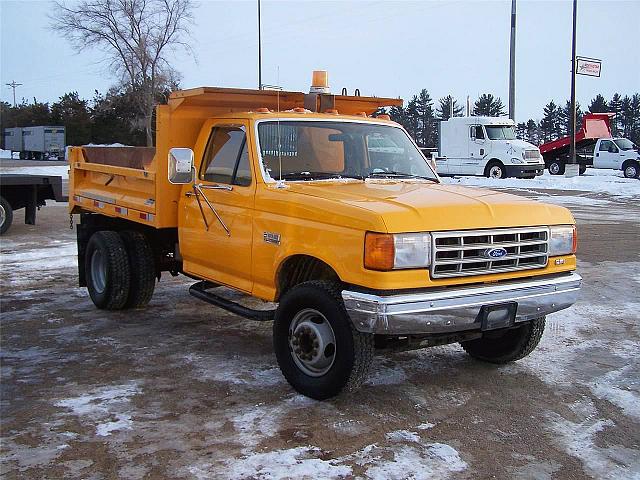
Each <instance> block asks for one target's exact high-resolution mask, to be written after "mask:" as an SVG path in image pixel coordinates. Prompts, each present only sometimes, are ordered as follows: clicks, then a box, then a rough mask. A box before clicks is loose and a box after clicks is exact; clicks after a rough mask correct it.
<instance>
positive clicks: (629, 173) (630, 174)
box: [624, 165, 638, 178]
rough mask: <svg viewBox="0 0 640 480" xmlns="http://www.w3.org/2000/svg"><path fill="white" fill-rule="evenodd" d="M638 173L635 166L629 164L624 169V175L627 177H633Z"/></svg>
mask: <svg viewBox="0 0 640 480" xmlns="http://www.w3.org/2000/svg"><path fill="white" fill-rule="evenodd" d="M637 175H638V170H637V169H636V167H635V166H633V165H629V166H628V167H627V168H625V169H624V176H625V177H627V178H635V177H636V176H637Z"/></svg>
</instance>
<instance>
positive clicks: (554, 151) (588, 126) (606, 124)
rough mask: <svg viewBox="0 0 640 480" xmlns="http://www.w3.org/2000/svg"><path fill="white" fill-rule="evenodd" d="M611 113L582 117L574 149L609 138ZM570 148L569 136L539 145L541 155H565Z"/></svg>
mask: <svg viewBox="0 0 640 480" xmlns="http://www.w3.org/2000/svg"><path fill="white" fill-rule="evenodd" d="M613 115H614V114H613V113H587V114H585V116H584V117H582V127H581V128H580V130H578V131H577V132H576V149H577V150H580V149H586V148H589V147H591V146H593V145H595V144H596V142H597V141H598V139H599V138H611V127H610V119H611V117H612V116H613ZM570 147H571V135H568V136H566V137H562V138H558V139H557V140H553V141H551V142H547V143H543V144H542V145H540V153H541V154H542V155H556V156H558V155H566V154H568V153H569V148H570Z"/></svg>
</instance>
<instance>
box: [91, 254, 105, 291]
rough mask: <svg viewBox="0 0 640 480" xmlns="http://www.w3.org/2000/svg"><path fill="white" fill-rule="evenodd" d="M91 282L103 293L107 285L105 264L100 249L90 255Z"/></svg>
mask: <svg viewBox="0 0 640 480" xmlns="http://www.w3.org/2000/svg"><path fill="white" fill-rule="evenodd" d="M91 283H92V284H93V289H94V290H95V291H96V292H98V293H103V292H104V290H105V287H106V286H107V264H106V262H105V258H104V255H103V254H102V252H101V251H100V250H95V251H94V252H93V254H92V255H91Z"/></svg>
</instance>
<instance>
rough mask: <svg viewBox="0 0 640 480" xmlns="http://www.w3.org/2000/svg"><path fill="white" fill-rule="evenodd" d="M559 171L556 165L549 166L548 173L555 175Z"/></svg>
mask: <svg viewBox="0 0 640 480" xmlns="http://www.w3.org/2000/svg"><path fill="white" fill-rule="evenodd" d="M559 171H560V166H559V165H558V164H557V163H552V164H551V165H549V173H552V174H554V175H555V174H556V173H558V172H559Z"/></svg>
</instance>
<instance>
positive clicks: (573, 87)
mask: <svg viewBox="0 0 640 480" xmlns="http://www.w3.org/2000/svg"><path fill="white" fill-rule="evenodd" d="M577 11H578V0H573V35H572V38H571V118H570V119H569V120H570V122H569V125H570V127H571V150H570V151H569V157H570V158H569V163H570V164H572V165H575V163H576V19H577Z"/></svg>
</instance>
